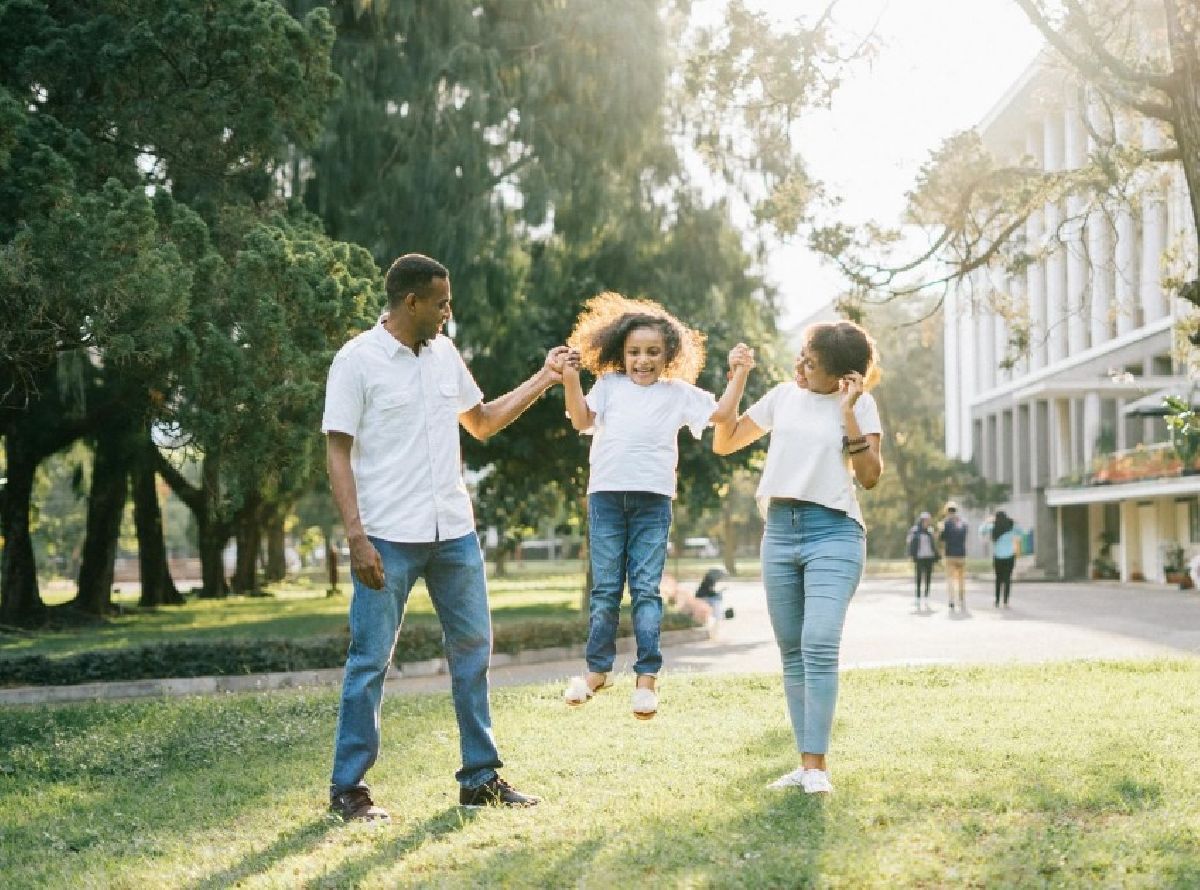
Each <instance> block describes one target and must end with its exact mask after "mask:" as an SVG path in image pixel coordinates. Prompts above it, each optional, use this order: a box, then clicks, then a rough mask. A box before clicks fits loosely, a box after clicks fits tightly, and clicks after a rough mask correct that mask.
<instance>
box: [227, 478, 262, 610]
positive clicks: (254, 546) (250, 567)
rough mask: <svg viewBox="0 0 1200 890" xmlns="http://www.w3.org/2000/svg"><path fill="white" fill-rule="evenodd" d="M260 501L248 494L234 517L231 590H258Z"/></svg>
mask: <svg viewBox="0 0 1200 890" xmlns="http://www.w3.org/2000/svg"><path fill="white" fill-rule="evenodd" d="M261 506H262V503H261V501H260V500H259V498H258V496H257V495H248V496H247V498H246V501H245V503H243V504H242V507H241V509H240V510H238V512H237V516H236V517H235V518H234V522H235V528H236V533H237V566H236V568H235V569H234V572H233V584H232V587H233V592H234V593H240V594H254V593H258V592H259V589H260V588H259V584H258V548H259V543H260V541H261V537H262V526H261V524H260V518H259V516H260V513H261V512H262V511H261Z"/></svg>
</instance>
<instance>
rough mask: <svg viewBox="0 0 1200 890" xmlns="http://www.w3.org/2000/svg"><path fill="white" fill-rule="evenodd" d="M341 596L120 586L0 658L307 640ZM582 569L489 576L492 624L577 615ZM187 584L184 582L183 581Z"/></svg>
mask: <svg viewBox="0 0 1200 890" xmlns="http://www.w3.org/2000/svg"><path fill="white" fill-rule="evenodd" d="M718 562H719V561H717V560H699V559H683V560H679V561H675V560H670V561H669V562H668V566H667V570H668V571H669V572H671V571H674V570H675V569H676V568H677V569H678V571H679V573H680V577H681V578H682V579H684V580H685V581H686V582H688V583H692V582H694V581H696V580H697V579H698V578H699V577H701V576H702V575H703V574H704V572H705V571H706V570H707V569H709V568H712V567H713V566H714V565H717V564H718ZM738 565H739V572H740V574H739V577H742V578H756V577H758V563H757V561H750V560H741V561H739V564H738ZM343 577H344V579H345V580H344V581H343V583H342V586H341V588H340V590H341V593H340V595H339V596H334V597H327V596H325V587H326V583H325V580H324V579H323V578H316V577H313V578H302V579H299V580H294V581H288V582H285V583H283V584H277V585H272V586H271V587H270V588H269V590H270V592H271V594H272V595H271V596H268V597H243V596H231V597H228V598H226V599H223V600H202V599H198V598H196V597H189V598H188V601H187V603H186V605H183V606H177V607H176V606H170V607H164V608H161V609H152V610H147V611H142V610H139V609H138V608H137V597H138V595H137V592H136V591H135V590H132V591H123V592H121V593H118V594H117V595H116V596H115V597H114V601H115V602H116V603H117V604H118V605H119V606H121V607H122V608H123V609H125V610H126V611H125V612H124V614H121V615H118V616H114V617H112V618H111V619H109V620H107V621H106V622H105V623H103V624H101V625H96V626H90V627H88V626H84V627H67V628H63V629H60V630H53V631H39V632H32V633H23V632H19V631H11V632H0V658H4V657H9V656H17V655H46V656H67V655H75V654H78V653H80V652H91V651H97V650H106V649H125V648H129V647H132V646H144V645H149V644H153V643H164V642H180V641H184V640H187V641H189V642H204V641H212V640H225V639H293V640H294V639H303V638H305V637H312V636H321V635H328V634H337V633H340V632H341V631H343V630H344V629H345V627H346V615H347V611H348V609H349V604H350V590H351V587H350V581H349V575H348V570H347V571H345V572H343ZM583 585H584V574H583V567H582V564H581V563H580V562H579V561H578V560H570V561H558V562H545V561H542V562H535V561H532V560H530V561H527V562H525V563H511V564H510V565H509V570H508V574H507V576H506V577H504V578H495V577H491V578H489V579H488V591H489V596H490V599H491V604H492V618H493V620H494V621H495V622H497V623H500V622H506V621H529V620H533V619H538V618H567V617H571V616H574V615H579V606H580V593H581V591H582V590H583ZM182 586H183V587H184V588H186V587H187V584H186V582H185V583H184V584H183V585H182ZM74 595H75V585H74V583H72V582H65V581H58V582H50V583H48V584H45V585H43V590H42V598H43V599H44V600H45V601H46V603H47V604H49V605H57V604H59V603H64V602H66V601H68V600H69V599H71V598H72V597H73V596H74ZM434 620H436V618H435V616H434V612H433V604H432V603H431V602H430V600H429V595H428V593H426V591H425V585H424V582H422V581H418V582H417V585H416V586H415V587H414V588H413V592H412V595H411V597H410V598H409V604H408V610H407V614H406V616H405V621H406V622H420V621H434Z"/></svg>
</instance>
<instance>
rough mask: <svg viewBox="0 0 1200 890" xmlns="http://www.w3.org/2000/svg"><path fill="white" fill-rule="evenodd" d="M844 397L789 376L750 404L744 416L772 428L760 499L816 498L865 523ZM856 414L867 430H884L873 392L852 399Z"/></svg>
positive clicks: (823, 503) (860, 426)
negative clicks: (847, 440) (848, 447)
mask: <svg viewBox="0 0 1200 890" xmlns="http://www.w3.org/2000/svg"><path fill="white" fill-rule="evenodd" d="M841 402H842V396H841V394H840V393H836V392H835V393H830V394H828V395H822V394H820V393H814V392H810V391H809V390H807V389H803V388H801V387H800V386H799V385H797V384H796V383H794V382H789V383H780V384H779V385H778V386H776V387H775V388H774V389H772V390H771V391H770V392H768V393H767V394H766V395H765V396H763V397H762V398H761V399H759V400H758V401H757V402H755V403H754V404H753V405H751V406H750V409H749V410H748V411H747V412H746V416H747V417H749V418H750V419H751V420H753V421H754V422H755V423H756V424H757V425H758V426H759V427H760V428H762V429H763V430H766V431H767V432H769V433H770V434H771V443H770V445H769V446H768V447H767V463H766V466H764V467H763V474H762V480H761V481H760V482H759V484H758V497H759V499H760V502H765V501H766V500H767V499H769V498H795V499H797V500H801V501H812V502H813V503H816V504H821V505H822V506H825V507H829V508H831V509H833V510H841V511H842V512H843V513H845V514H846V515H848V516H849V517H850V518H852V519H853V520H855V521H856V522H857V523H858V524H859V525H862V526H864V527H865V523H864V522H863V518H862V510H860V509H859V506H858V497H857V496H856V495H855V493H854V486H855V481H854V474H853V472H852V471H851V468H850V458H849V456H848V455H847V454H846V452H845V451H844V450H843V449H842V437H843V436H844V435H846V429H845V425H844V424H843V423H842V407H841ZM854 416H855V418H856V419H857V420H858V428H859V431H860V432H861V433H862V434H863V435H864V436H867V435H871V434H872V433H882V432H883V427H882V426H881V425H880V423H879V408H878V407H877V406H876V405H875V400H874V399H873V398H872V397H871V395H870V393H863V394H862V395H861V396H859V398H858V401H857V402H855V403H854ZM764 506H765V504H764Z"/></svg>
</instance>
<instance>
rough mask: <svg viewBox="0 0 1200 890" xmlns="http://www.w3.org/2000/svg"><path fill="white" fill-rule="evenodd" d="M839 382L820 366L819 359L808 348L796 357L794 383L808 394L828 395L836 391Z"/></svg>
mask: <svg viewBox="0 0 1200 890" xmlns="http://www.w3.org/2000/svg"><path fill="white" fill-rule="evenodd" d="M839 382H840V381H839V380H838V378H837V377H835V376H834V375H832V374H830V373H829V372H828V371H826V370H825V369H824V368H823V367H822V366H821V358H820V356H818V355H817V354H816V353H815V352H813V351H812V350H811V349H809V348H808V347H805V348H803V349H801V350H800V354H799V355H798V356H796V383H797V384H799V386H800V388H801V389H807V390H808V391H809V392H814V393H820V394H821V395H829V394H830V393H835V392H837V391H838V384H839Z"/></svg>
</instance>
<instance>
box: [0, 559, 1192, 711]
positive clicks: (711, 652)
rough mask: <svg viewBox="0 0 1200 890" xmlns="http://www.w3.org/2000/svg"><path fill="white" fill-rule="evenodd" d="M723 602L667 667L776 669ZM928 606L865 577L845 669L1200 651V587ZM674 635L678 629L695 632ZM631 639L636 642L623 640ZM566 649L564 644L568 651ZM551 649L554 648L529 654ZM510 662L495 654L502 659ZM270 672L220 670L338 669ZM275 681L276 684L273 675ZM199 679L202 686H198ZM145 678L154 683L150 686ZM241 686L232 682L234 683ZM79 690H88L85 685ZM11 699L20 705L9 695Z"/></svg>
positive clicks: (982, 583) (898, 584)
mask: <svg viewBox="0 0 1200 890" xmlns="http://www.w3.org/2000/svg"><path fill="white" fill-rule="evenodd" d="M724 587H725V605H726V606H731V607H732V608H733V609H734V612H735V616H734V618H733V619H731V620H727V621H722V622H721V625H720V627H719V629H718V631H717V632H716V635H715V638H712V639H700V640H694V641H692V642H685V643H680V644H677V645H667V646H664V649H663V655H664V660H665V672H666V673H667V674H669V673H672V672H706V673H774V672H777V671H778V670H779V652H778V650H777V649H776V648H775V641H774V639H773V637H772V635H771V626H770V620H769V619H768V617H767V609H766V602H765V599H764V594H763V589H762V584H761V583H760V582H758V581H729V582H726V584H725V585H724ZM931 601H932V607H931V608H930V609H929V610H921V611H917V610H916V609H915V608H914V606H913V597H912V582H911V580H909V579H869V580H867V581H864V582H863V584H862V586H861V587H860V588H859V590H858V593H857V594H856V595H855V597H854V600H853V601H852V602H851V604H850V612H849V614H848V615H847V618H846V630H845V636H844V638H843V641H842V667H843V669H854V668H866V667H886V666H893V665H896V666H899V665H922V664H977V663H1000V662H1039V661H1053V660H1066V659H1079V658H1093V659H1100V658H1103V659H1128V658H1162V657H1176V658H1178V657H1200V593H1197V592H1195V591H1180V590H1177V589H1175V588H1171V587H1165V586H1161V585H1153V584H1124V585H1123V584H1120V583H1118V582H1089V583H1079V584H1059V583H1048V582H1024V583H1019V584H1014V585H1013V593H1012V606H1011V608H1009V609H995V608H993V606H992V588H991V579H990V578H986V579H978V580H971V581H969V582H968V584H967V606H968V608H967V613H966V614H965V615H963V614H961V613H959V612H951V611H950V610H949V608H948V607H947V604H946V594H945V587H944V585H942V584H937V583H935V588H934V591H933V595H932V597H931ZM694 635H695V632H686V631H684V632H675V633H672V634H669V635H668V636H669V637H674V638H675V639H679V638H681V637H687V636H694ZM621 642H622V643H626V644H627V643H629V642H631V641H621ZM620 648H621V649H622V650H623V651H621V652H620V653H619V654H618V656H617V666H616V669H617V671H618V672H626V673H627V672H629V671H630V670H631V668H632V665H633V654H632V653H631V652H630V651H629V646H628V645H623V646H621V647H620ZM564 651H565V650H564ZM529 655H530V656H536V657H537V658H539V659H540V658H542V657H546V656H549V657H551V658H553V657H554V656H553V655H552V654H551V653H548V652H544V653H529ZM505 660H506V659H504V658H497V659H496V661H497V662H503V661H505ZM509 661H510V663H498V664H495V665H494V666H493V668H492V672H491V677H492V684H493V685H494V686H516V685H522V684H527V683H544V682H559V681H562V680H565V679H566V678H567V677H569V676H570V675H572V674H578V673H582V671H583V659H582V658H581V657H574V658H569V659H564V660H559V661H541V660H537V661H531V662H524V663H522V662H520V661H519V660H511V659H509ZM270 679H271V680H272V683H271V684H270V685H264V682H263V681H262V679H261V678H217V680H213V679H212V678H208V681H210V682H214V683H218V684H220V683H222V682H223V683H226V684H229V683H234V684H235V685H236V682H235V681H239V680H240V681H245V682H243V683H242V686H239V687H238V689H241V688H243V687H244V688H245V689H257V688H264V689H265V688H284V687H295V686H317V685H336V684H337V683H339V682H340V670H336V669H334V670H329V671H308V672H297V673H296V674H286V675H284V674H281V675H270ZM275 681H278V682H275ZM148 682H153V683H155V684H159V686H161V685H162V684H163V683H164V682H166V683H167V685H168V686H170V685H171V684H174V685H175V686H178V687H179V688H178V689H175V688H169V689H168V688H158V686H156V687H155V688H154V689H147V690H136V689H135V690H134V691H133V692H127V691H123V690H121V689H115V687H117V686H122V687H123V686H137V685H138V684H99V685H105V686H109V685H111V686H113V687H114V689H106V690H101V691H95V690H87V689H85V688H84V687H63V688H55V687H45V688H42V687H37V688H32V687H27V688H25V689H23V690H7V691H5V692H4V693H3V694H2V695H0V699H4V700H5V701H6V703H18V700H19V702H24V703H31V702H36V701H43V700H51V699H54V698H57V697H59V696H73V697H74V698H81V697H82V698H103V697H112V696H114V695H117V696H124V695H138V694H144V695H163V694H192V693H202V692H206V691H222V690H217V689H214V690H208V689H205V688H201V686H202V684H203V683H204V682H206V681H205V680H204V679H200V680H197V679H195V678H193V679H188V680H177V681H148ZM198 684H199V685H198ZM142 685H145V684H142ZM231 688H232V687H231ZM449 688H450V678H449V676H447V675H446V674H445V673H437V674H431V675H428V676H400V677H397V678H395V679H389V680H388V681H387V689H388V691H389V693H393V694H394V693H397V692H434V691H446V690H448V689H449ZM78 693H82V694H78ZM9 698H12V699H13V700H12V701H11V702H8V701H7V700H8V699H9Z"/></svg>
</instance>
